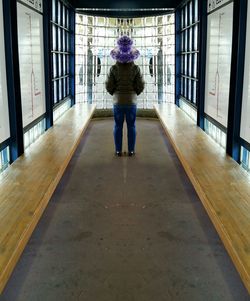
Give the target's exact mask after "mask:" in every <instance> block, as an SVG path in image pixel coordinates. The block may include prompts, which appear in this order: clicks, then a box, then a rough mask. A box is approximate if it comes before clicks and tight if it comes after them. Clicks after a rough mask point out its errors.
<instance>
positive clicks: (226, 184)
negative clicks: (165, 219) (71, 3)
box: [155, 104, 250, 293]
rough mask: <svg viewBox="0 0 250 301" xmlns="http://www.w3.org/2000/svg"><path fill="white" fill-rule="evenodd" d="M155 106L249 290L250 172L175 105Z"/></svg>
mask: <svg viewBox="0 0 250 301" xmlns="http://www.w3.org/2000/svg"><path fill="white" fill-rule="evenodd" d="M155 109H156V112H157V114H158V116H159V119H160V120H161V123H162V125H163V128H164V129H165V132H166V134H167V136H168V137H169V139H170V141H171V143H172V145H173V147H174V149H175V151H176V153H177V155H178V157H179V159H180V161H181V163H182V165H183V167H184V169H185V171H186V173H187V174H188V176H189V178H190V180H191V182H192V183H193V186H194V188H195V189H196V191H197V193H198V195H199V197H200V199H201V201H202V203H203V205H204V207H205V209H206V211H207V213H208V215H209V217H210V219H211V220H212V222H213V224H214V226H215V228H216V230H217V232H218V234H219V235H220V237H221V240H222V241H223V243H224V245H225V247H226V249H227V251H228V253H229V255H230V256H231V258H232V260H233V262H234V264H235V266H236V268H237V270H238V272H239V274H240V276H241V278H242V280H243V282H244V284H245V286H246V288H247V289H248V291H249V293H250V175H249V174H248V173H247V172H246V171H245V170H244V169H243V168H242V167H241V166H240V165H238V164H237V163H236V162H235V161H234V160H233V159H232V158H231V157H229V156H227V155H226V153H225V150H224V149H223V148H221V147H220V146H219V145H217V144H216V143H215V142H214V141H213V140H212V139H211V138H210V137H209V136H208V135H207V134H206V133H205V132H203V131H202V130H201V129H200V128H199V127H197V126H196V125H195V124H194V122H193V121H192V120H191V119H190V118H189V117H188V116H187V115H186V114H185V113H184V112H183V111H181V110H180V109H179V108H178V107H177V106H175V105H174V104H164V105H161V106H159V105H156V106H155Z"/></svg>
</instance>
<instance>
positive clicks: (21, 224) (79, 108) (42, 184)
mask: <svg viewBox="0 0 250 301" xmlns="http://www.w3.org/2000/svg"><path fill="white" fill-rule="evenodd" d="M94 109H95V108H94V106H88V105H84V104H77V105H75V106H74V107H73V108H71V109H70V110H69V111H68V112H66V113H65V115H64V116H62V117H61V118H60V119H59V120H58V121H57V122H56V123H55V125H54V126H53V127H52V128H50V129H49V130H48V131H47V132H46V133H45V134H44V135H43V136H42V137H40V138H39V140H38V141H36V142H35V143H34V144H33V145H31V146H30V147H29V148H28V149H27V150H26V152H25V153H24V155H22V156H21V157H19V158H18V159H17V160H16V161H15V162H14V163H13V164H12V165H11V166H10V167H9V168H8V169H7V170H6V171H5V172H4V173H3V174H1V175H0V292H1V291H2V290H3V288H4V286H5V284H6V282H7V280H8V279H9V277H10V275H11V272H12V271H13V269H14V267H15V265H16V263H17V261H18V259H19V257H20V255H21V254H22V251H23V249H24V247H25V245H26V244H27V242H28V240H29V238H30V236H31V234H32V232H33V230H34V228H35V226H36V224H37V223H38V221H39V219H40V217H41V215H42V213H43V211H44V209H45V208H46V206H47V204H48V202H49V200H50V198H51V196H52V194H53V192H54V190H55V188H56V186H57V184H58V182H59V181H60V179H61V177H62V175H63V173H64V171H65V168H66V167H67V165H68V163H69V161H70V159H71V157H72V155H73V154H74V151H75V149H76V147H77V146H78V144H79V142H80V140H81V137H82V135H83V133H84V131H85V129H86V127H87V126H88V123H89V121H90V119H91V117H92V115H93V113H94Z"/></svg>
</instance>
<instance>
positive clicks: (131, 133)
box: [113, 104, 136, 152]
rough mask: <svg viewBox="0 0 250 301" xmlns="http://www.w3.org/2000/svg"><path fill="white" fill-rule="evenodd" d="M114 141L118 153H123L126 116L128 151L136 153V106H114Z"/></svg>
mask: <svg viewBox="0 0 250 301" xmlns="http://www.w3.org/2000/svg"><path fill="white" fill-rule="evenodd" d="M113 110H114V119H115V126H114V140H115V150H116V152H121V151H122V133H123V122H124V117H125V116H126V123H127V128H128V151H129V152H134V151H135V138H136V128H135V119H136V105H118V104H116V105H114V109H113Z"/></svg>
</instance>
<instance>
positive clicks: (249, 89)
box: [240, 4, 250, 144]
mask: <svg viewBox="0 0 250 301" xmlns="http://www.w3.org/2000/svg"><path fill="white" fill-rule="evenodd" d="M245 53H246V55H245V71H244V72H245V74H244V86H243V99H242V112H241V130H240V136H241V138H242V139H244V140H245V141H246V142H248V143H249V144H250V118H249V116H250V57H249V53H250V4H248V13H247V39H246V51H245Z"/></svg>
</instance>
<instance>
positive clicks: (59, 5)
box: [57, 1, 62, 25]
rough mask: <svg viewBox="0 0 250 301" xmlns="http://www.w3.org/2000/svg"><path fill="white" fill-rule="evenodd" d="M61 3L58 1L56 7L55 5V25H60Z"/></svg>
mask: <svg viewBox="0 0 250 301" xmlns="http://www.w3.org/2000/svg"><path fill="white" fill-rule="evenodd" d="M61 13H62V12H61V2H60V1H58V5H57V18H58V19H57V23H58V24H59V25H60V24H61Z"/></svg>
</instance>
